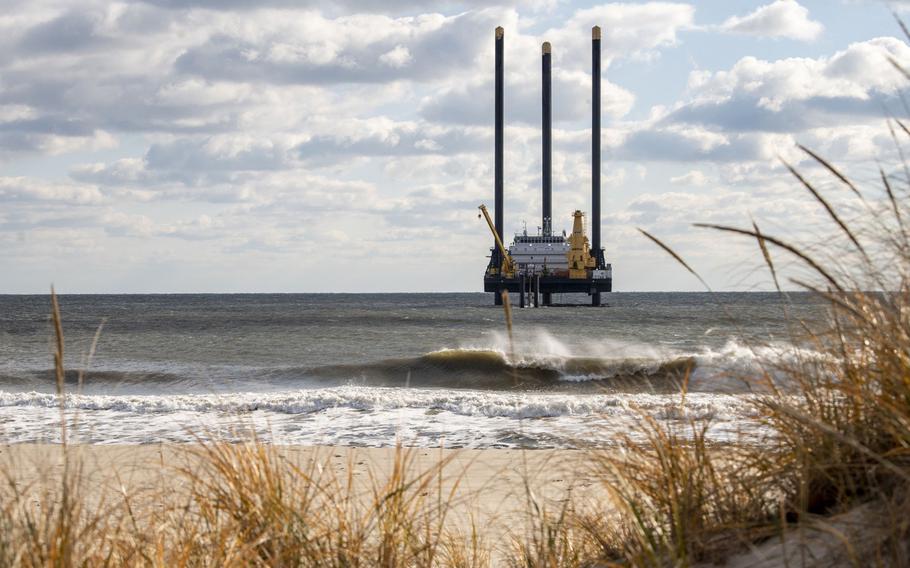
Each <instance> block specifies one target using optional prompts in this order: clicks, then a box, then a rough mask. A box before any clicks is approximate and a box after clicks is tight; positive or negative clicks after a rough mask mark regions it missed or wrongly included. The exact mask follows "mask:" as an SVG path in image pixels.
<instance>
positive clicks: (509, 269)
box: [479, 205, 515, 278]
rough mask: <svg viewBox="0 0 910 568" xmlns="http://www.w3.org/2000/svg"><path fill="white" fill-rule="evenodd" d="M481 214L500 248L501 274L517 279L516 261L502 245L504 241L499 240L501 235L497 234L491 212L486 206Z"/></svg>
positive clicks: (482, 207)
mask: <svg viewBox="0 0 910 568" xmlns="http://www.w3.org/2000/svg"><path fill="white" fill-rule="evenodd" d="M479 209H480V211H481V213H483V217H484V219H486V220H487V226H489V227H490V232H491V233H493V238H494V239H496V246H497V247H498V248H499V253H500V254H501V255H502V266H501V267H500V272H499V273H500V274H502V275H503V276H504V277H506V278H514V277H515V261H513V260H512V257H511V256H509V251H507V250H506V247H505V245H504V244H502V239H500V238H499V233H497V232H496V227H495V226H493V220H492V219H490V212H489V211H487V206H486V205H481V206H480V207H479Z"/></svg>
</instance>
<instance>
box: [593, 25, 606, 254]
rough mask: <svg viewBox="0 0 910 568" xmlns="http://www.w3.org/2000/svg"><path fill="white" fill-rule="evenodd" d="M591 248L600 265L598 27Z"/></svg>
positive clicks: (597, 34) (597, 38)
mask: <svg viewBox="0 0 910 568" xmlns="http://www.w3.org/2000/svg"><path fill="white" fill-rule="evenodd" d="M591 78H592V79H593V82H592V84H591V106H592V112H591V248H593V249H594V251H593V252H594V255H595V258H597V260H598V266H597V268H603V267H602V266H600V263H601V256H602V255H601V253H600V27H599V26H594V27H593V28H592V29H591Z"/></svg>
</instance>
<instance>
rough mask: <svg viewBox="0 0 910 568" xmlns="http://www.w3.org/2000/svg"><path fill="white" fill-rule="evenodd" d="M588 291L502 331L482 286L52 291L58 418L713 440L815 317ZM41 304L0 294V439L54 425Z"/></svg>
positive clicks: (292, 437)
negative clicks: (691, 427)
mask: <svg viewBox="0 0 910 568" xmlns="http://www.w3.org/2000/svg"><path fill="white" fill-rule="evenodd" d="M582 299H584V297H581V298H574V300H575V301H579V300H582ZM556 300H557V301H558V302H562V301H572V300H573V298H572V297H566V298H560V297H557V298H556ZM604 300H605V305H604V306H603V307H599V308H593V307H590V306H584V305H578V306H560V307H547V308H538V309H533V308H526V309H518V308H517V307H515V308H513V310H512V318H513V322H512V334H511V337H510V334H509V332H508V329H507V326H506V321H505V313H504V311H503V309H502V307H496V306H493V305H492V304H493V302H492V298H491V295H490V294H325V295H309V294H300V295H297V294H274V295H273V294H250V295H243V294H212V295H71V296H67V295H64V296H61V297H60V307H61V312H62V319H63V328H64V333H65V338H66V352H65V363H66V368H67V373H66V384H65V391H66V394H65V395H64V399H63V403H64V406H65V409H66V420H67V423H68V426H67V428H68V431H69V436H70V437H71V438H72V439H74V440H76V441H80V442H84V443H97V444H103V443H154V442H191V441H194V440H197V439H198V438H199V437H203V438H205V437H208V438H210V437H219V438H228V439H235V438H242V437H246V436H250V435H256V436H258V437H259V438H260V439H262V440H266V441H269V442H273V443H287V444H344V445H356V446H388V445H393V444H395V443H399V442H400V443H402V444H405V445H411V446H428V447H429V446H432V447H436V446H446V447H472V448H489V447H504V448H515V447H525V448H538V447H559V448H572V447H586V446H590V445H610V444H611V443H615V442H616V441H617V440H619V439H620V438H621V437H623V436H633V437H634V436H636V435H638V432H639V429H638V426H639V425H640V424H641V423H642V421H643V420H646V419H648V418H653V419H655V420H658V421H663V422H665V423H667V424H669V425H671V426H672V425H674V424H679V425H681V426H684V425H686V424H688V423H689V422H690V421H691V420H692V419H695V420H704V421H707V423H708V424H709V436H710V437H712V438H714V439H717V440H719V441H723V440H725V439H732V438H734V437H737V436H742V435H749V434H755V433H756V432H760V425H759V424H758V423H757V421H756V419H755V418H756V411H755V405H754V402H755V399H756V397H761V396H763V393H762V391H761V381H759V380H758V379H759V378H764V379H765V380H766V379H767V377H769V376H772V377H773V375H774V373H775V372H778V370H779V367H780V365H779V363H781V362H786V361H787V360H788V359H789V358H792V357H794V356H805V354H806V347H805V346H804V345H802V344H801V341H800V330H801V329H802V328H801V326H799V325H797V324H798V323H799V322H800V321H805V322H809V323H810V324H812V323H813V322H821V321H822V320H823V318H824V313H825V312H824V307H825V306H824V304H823V303H822V302H821V301H820V300H818V299H816V298H813V297H812V296H810V295H808V294H789V295H786V296H782V295H779V294H776V293H711V294H708V293H704V294H701V293H615V294H607V295H605V296H604ZM49 313H50V298H49V297H48V296H0V442H55V441H59V439H60V431H61V429H60V402H61V401H60V399H59V398H58V396H57V395H56V381H55V378H54V373H53V370H52V367H53V356H52V349H53V340H52V338H53V328H52V325H51V323H50V318H49ZM784 378H785V377H784ZM683 392H685V395H683V394H682V393H683Z"/></svg>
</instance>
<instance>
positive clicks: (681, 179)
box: [670, 170, 708, 187]
mask: <svg viewBox="0 0 910 568" xmlns="http://www.w3.org/2000/svg"><path fill="white" fill-rule="evenodd" d="M670 183H672V184H674V185H694V186H697V187H700V186H703V185H705V184H706V183H708V178H707V176H705V174H704V172H702V171H701V170H691V171H689V172H687V173H685V174H683V175H681V176H674V177H671V178H670Z"/></svg>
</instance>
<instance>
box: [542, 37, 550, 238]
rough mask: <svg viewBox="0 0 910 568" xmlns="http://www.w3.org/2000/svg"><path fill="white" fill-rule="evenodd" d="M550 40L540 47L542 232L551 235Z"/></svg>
mask: <svg viewBox="0 0 910 568" xmlns="http://www.w3.org/2000/svg"><path fill="white" fill-rule="evenodd" d="M550 57H551V56H550V42H548V41H545V42H544V43H543V46H542V49H541V65H542V71H543V73H542V76H543V101H542V102H543V156H542V159H541V162H542V163H543V204H542V205H543V207H542V209H543V214H542V222H543V234H544V235H547V236H549V235H551V234H552V230H553V99H552V91H551V88H550V84H551V67H550Z"/></svg>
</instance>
